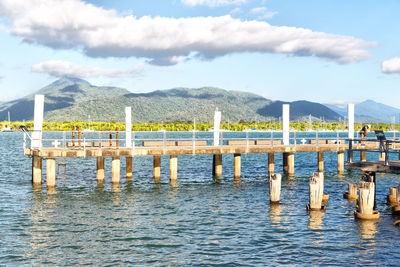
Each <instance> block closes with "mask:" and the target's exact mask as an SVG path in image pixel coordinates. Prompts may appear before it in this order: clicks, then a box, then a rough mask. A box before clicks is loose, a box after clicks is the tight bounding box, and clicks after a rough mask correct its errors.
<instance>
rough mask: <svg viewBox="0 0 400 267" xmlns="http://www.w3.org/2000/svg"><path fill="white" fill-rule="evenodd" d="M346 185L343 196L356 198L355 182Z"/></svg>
mask: <svg viewBox="0 0 400 267" xmlns="http://www.w3.org/2000/svg"><path fill="white" fill-rule="evenodd" d="M348 186H349V189H348V191H347V192H346V193H344V194H343V197H344V198H346V199H358V194H357V184H349V185H348Z"/></svg>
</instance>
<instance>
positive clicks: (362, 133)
mask: <svg viewBox="0 0 400 267" xmlns="http://www.w3.org/2000/svg"><path fill="white" fill-rule="evenodd" d="M370 129H371V125H369V124H367V125H364V126H363V127H362V128H361V130H360V132H359V133H360V137H361V139H365V138H367V135H368V133H369V130H370Z"/></svg>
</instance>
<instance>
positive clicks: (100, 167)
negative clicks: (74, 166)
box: [96, 157, 104, 184]
mask: <svg viewBox="0 0 400 267" xmlns="http://www.w3.org/2000/svg"><path fill="white" fill-rule="evenodd" d="M96 161H97V170H96V180H97V183H99V184H101V183H103V182H104V157H97V158H96Z"/></svg>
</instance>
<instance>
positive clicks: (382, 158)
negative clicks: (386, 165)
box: [379, 152, 386, 161]
mask: <svg viewBox="0 0 400 267" xmlns="http://www.w3.org/2000/svg"><path fill="white" fill-rule="evenodd" d="M385 159H386V154H385V153H384V152H381V153H379V161H385Z"/></svg>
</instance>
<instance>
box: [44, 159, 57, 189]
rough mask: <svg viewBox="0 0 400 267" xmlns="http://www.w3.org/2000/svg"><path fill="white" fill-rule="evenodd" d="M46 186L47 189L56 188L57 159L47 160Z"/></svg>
mask: <svg viewBox="0 0 400 267" xmlns="http://www.w3.org/2000/svg"><path fill="white" fill-rule="evenodd" d="M46 184H47V187H55V186H56V159H55V158H47V159H46Z"/></svg>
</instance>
